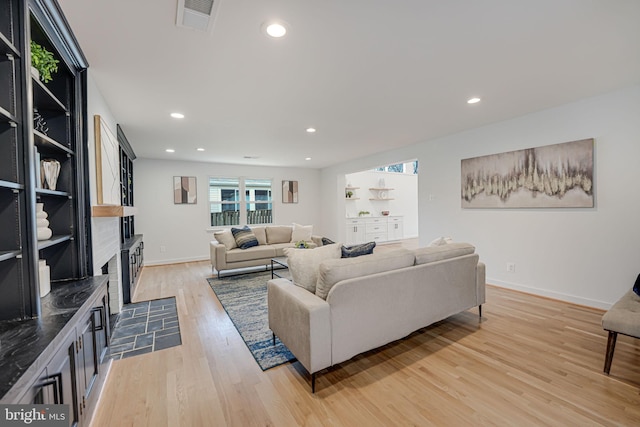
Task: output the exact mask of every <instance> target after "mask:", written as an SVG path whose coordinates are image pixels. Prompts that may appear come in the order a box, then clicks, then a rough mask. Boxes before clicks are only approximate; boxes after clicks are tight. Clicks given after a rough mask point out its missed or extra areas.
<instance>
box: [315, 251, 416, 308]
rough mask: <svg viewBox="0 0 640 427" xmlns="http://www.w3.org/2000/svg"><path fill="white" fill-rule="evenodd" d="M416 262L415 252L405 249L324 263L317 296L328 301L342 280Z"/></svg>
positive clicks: (321, 267) (408, 265) (321, 265)
mask: <svg viewBox="0 0 640 427" xmlns="http://www.w3.org/2000/svg"><path fill="white" fill-rule="evenodd" d="M332 246H334V245H329V246H326V247H328V248H330V247H332ZM414 261H415V257H414V255H413V252H411V251H410V250H408V249H404V248H401V249H396V250H393V251H389V252H386V253H379V254H371V255H364V256H360V257H357V258H340V259H331V260H326V261H323V262H322V263H321V264H320V267H319V268H318V283H317V284H316V295H317V296H319V297H320V298H322V299H327V296H328V295H329V291H330V290H331V288H332V287H333V286H334V285H335V284H336V283H338V282H340V281H342V280H347V279H353V278H355V277H361V276H368V275H370V274H375V273H381V272H383V271H390V270H397V269H399V268H404V267H410V266H412V265H413V264H414Z"/></svg>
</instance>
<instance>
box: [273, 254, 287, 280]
mask: <svg viewBox="0 0 640 427" xmlns="http://www.w3.org/2000/svg"><path fill="white" fill-rule="evenodd" d="M274 267H275V268H274ZM275 277H281V278H283V279H291V273H289V264H287V257H286V256H279V257H275V258H271V278H272V279H273V278H275Z"/></svg>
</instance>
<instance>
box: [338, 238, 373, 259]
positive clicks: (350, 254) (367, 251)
mask: <svg viewBox="0 0 640 427" xmlns="http://www.w3.org/2000/svg"><path fill="white" fill-rule="evenodd" d="M375 247H376V242H369V243H362V244H361V245H351V246H343V247H342V258H355V257H359V256H360V255H371V254H372V253H373V248H375Z"/></svg>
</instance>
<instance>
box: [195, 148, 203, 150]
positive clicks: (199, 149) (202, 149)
mask: <svg viewBox="0 0 640 427" xmlns="http://www.w3.org/2000/svg"><path fill="white" fill-rule="evenodd" d="M196 150H197V151H204V148H196Z"/></svg>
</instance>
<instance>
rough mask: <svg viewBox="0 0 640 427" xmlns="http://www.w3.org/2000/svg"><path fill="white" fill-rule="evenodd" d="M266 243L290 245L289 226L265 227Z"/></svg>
mask: <svg viewBox="0 0 640 427" xmlns="http://www.w3.org/2000/svg"><path fill="white" fill-rule="evenodd" d="M267 243H268V244H270V245H273V244H274V243H291V226H290V225H268V226H267Z"/></svg>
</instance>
